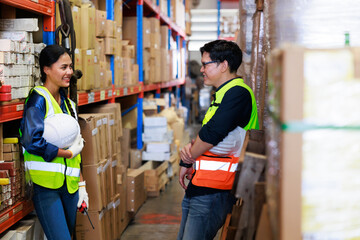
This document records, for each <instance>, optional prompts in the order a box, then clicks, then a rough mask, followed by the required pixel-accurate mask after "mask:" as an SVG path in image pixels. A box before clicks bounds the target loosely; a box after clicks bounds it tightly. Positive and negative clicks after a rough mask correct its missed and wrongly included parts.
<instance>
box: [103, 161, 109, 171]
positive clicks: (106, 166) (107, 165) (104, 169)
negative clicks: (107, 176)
mask: <svg viewBox="0 0 360 240" xmlns="http://www.w3.org/2000/svg"><path fill="white" fill-rule="evenodd" d="M109 165H110V160H108V161H107V162H106V164H105V166H104V168H103V172H105V171H106V169H107V168H108V167H109Z"/></svg>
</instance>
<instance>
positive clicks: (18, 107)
mask: <svg viewBox="0 0 360 240" xmlns="http://www.w3.org/2000/svg"><path fill="white" fill-rule="evenodd" d="M22 110H24V104H19V105H16V111H22Z"/></svg>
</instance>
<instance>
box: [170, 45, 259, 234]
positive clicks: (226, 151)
mask: <svg viewBox="0 0 360 240" xmlns="http://www.w3.org/2000/svg"><path fill="white" fill-rule="evenodd" d="M200 52H201V63H202V67H201V72H202V73H203V76H204V84H205V85H208V86H213V87H215V88H216V92H215V94H214V95H213V101H212V102H211V105H210V107H209V109H208V111H207V112H206V115H205V117H204V120H203V122H202V127H201V129H200V131H199V134H198V135H197V137H196V139H195V140H193V141H192V142H191V143H189V144H187V145H186V146H185V147H184V148H183V149H182V150H181V152H180V157H181V161H180V174H179V182H180V185H181V186H182V187H183V188H184V189H185V190H186V193H185V196H184V199H183V202H182V220H181V225H180V230H179V233H178V238H177V239H185V240H188V239H191V240H197V239H213V238H214V237H215V236H216V234H217V232H218V230H219V229H220V228H221V227H222V225H223V224H224V222H225V219H226V215H227V214H228V213H229V212H231V209H232V206H233V204H234V203H235V197H234V196H233V195H232V194H231V193H230V190H231V188H232V186H233V182H234V178H235V170H236V168H237V165H238V160H239V156H240V152H241V149H242V146H243V143H244V139H245V135H246V131H247V130H250V129H258V128H259V124H258V119H257V107H256V100H255V97H254V94H253V92H252V90H251V88H250V87H249V86H247V85H246V84H245V83H244V81H243V79H241V78H239V77H238V76H237V75H236V71H237V69H238V68H239V66H240V64H241V61H242V53H241V50H240V48H239V47H238V45H237V44H236V43H234V42H230V41H225V40H216V41H212V42H209V43H207V44H205V45H204V46H203V47H201V48H200ZM185 177H187V178H188V179H191V180H190V183H189V184H188V186H186V185H185V183H184V178H185Z"/></svg>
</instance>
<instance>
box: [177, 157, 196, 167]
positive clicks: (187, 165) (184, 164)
mask: <svg viewBox="0 0 360 240" xmlns="http://www.w3.org/2000/svg"><path fill="white" fill-rule="evenodd" d="M179 165H180V166H181V167H186V168H191V167H192V166H193V165H192V164H191V163H184V162H183V160H182V159H180V163H179Z"/></svg>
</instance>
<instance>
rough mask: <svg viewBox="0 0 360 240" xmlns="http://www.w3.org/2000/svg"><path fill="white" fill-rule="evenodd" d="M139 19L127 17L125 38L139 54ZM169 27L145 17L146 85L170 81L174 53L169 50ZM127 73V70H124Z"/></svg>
mask: <svg viewBox="0 0 360 240" xmlns="http://www.w3.org/2000/svg"><path fill="white" fill-rule="evenodd" d="M136 26H137V18H136V17H125V18H124V26H123V38H124V39H126V40H129V43H130V44H132V45H134V47H135V49H134V54H135V56H136V52H137V49H138V48H137V30H136V29H137V27H136ZM168 35H169V33H168V26H167V25H164V26H160V20H159V19H157V18H153V17H150V18H146V17H143V36H142V38H143V67H144V69H143V71H144V83H145V84H150V83H157V82H164V81H169V80H170V76H169V75H170V69H171V64H170V59H172V58H171V53H172V51H169V50H168V39H169V38H168ZM124 71H125V69H124Z"/></svg>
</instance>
